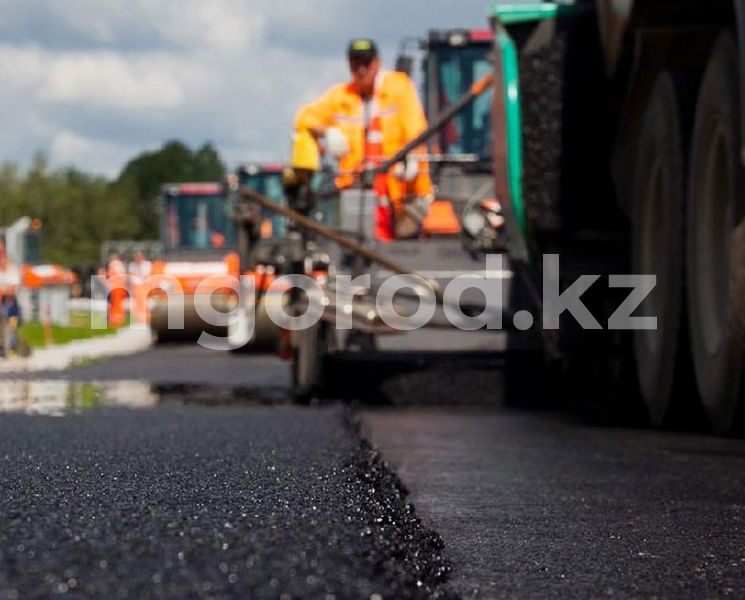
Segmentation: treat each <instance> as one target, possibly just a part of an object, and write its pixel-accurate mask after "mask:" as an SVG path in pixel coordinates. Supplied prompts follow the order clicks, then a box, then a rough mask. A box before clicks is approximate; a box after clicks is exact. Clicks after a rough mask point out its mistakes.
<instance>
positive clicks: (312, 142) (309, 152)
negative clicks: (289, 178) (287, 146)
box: [291, 129, 321, 171]
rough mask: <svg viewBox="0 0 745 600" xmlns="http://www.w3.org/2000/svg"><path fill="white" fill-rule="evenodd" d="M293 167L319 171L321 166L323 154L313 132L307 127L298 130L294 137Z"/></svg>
mask: <svg viewBox="0 0 745 600" xmlns="http://www.w3.org/2000/svg"><path fill="white" fill-rule="evenodd" d="M291 164H292V167H293V168H295V169H307V170H308V171H318V170H319V169H320V168H321V156H320V153H319V151H318V144H317V143H316V139H315V138H314V137H313V134H311V133H310V131H308V130H307V129H304V130H301V131H296V132H295V134H294V135H293V137H292V161H291Z"/></svg>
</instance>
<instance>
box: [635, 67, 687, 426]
mask: <svg viewBox="0 0 745 600" xmlns="http://www.w3.org/2000/svg"><path fill="white" fill-rule="evenodd" d="M680 88H681V86H680V84H679V83H678V82H677V81H676V80H675V78H674V77H673V76H672V75H671V74H670V73H667V72H665V73H662V74H661V75H660V76H659V77H658V78H657V81H656V83H655V85H654V88H653V90H652V93H651V96H650V99H649V102H648V104H647V109H646V113H645V115H644V119H643V124H642V129H641V131H640V136H639V140H638V149H637V153H636V154H637V156H636V159H637V161H638V162H637V163H636V166H635V169H634V180H633V182H632V185H633V187H632V189H633V192H634V197H633V199H632V200H633V212H632V242H631V244H632V248H631V254H632V263H631V264H632V273H636V274H653V275H656V276H657V285H656V287H655V289H654V290H653V291H652V293H651V294H650V295H649V296H648V297H647V298H646V300H645V301H644V302H643V303H642V305H641V307H640V309H639V311H638V313H637V314H639V315H640V316H641V315H643V316H651V317H656V318H657V327H656V329H650V330H636V331H634V332H633V343H632V348H633V350H632V351H633V355H634V363H635V366H636V371H637V374H638V383H639V390H640V392H641V395H642V398H643V400H644V403H645V405H646V408H647V414H648V416H649V419H650V421H651V422H652V424H654V425H657V426H660V425H669V424H671V423H672V422H673V421H677V420H678V419H679V418H683V419H685V417H686V416H687V415H686V413H688V412H689V401H688V398H687V396H688V395H689V394H688V391H689V389H690V388H691V387H692V385H693V383H692V381H690V378H687V377H686V372H688V373H690V367H688V368H686V366H687V364H688V363H689V362H690V359H689V358H688V356H689V355H688V350H687V342H686V339H687V334H686V331H685V293H684V291H685V278H684V258H683V257H684V222H685V221H684V214H685V202H684V198H685V196H684V194H685V179H686V178H685V161H684V156H685V154H684V142H683V134H682V132H683V131H684V127H685V124H684V120H685V113H684V111H685V110H686V108H685V106H684V103H683V99H684V94H685V91H684V90H681V89H680ZM689 381H690V383H689V384H688V386H686V382H689ZM687 388H688V389H687Z"/></svg>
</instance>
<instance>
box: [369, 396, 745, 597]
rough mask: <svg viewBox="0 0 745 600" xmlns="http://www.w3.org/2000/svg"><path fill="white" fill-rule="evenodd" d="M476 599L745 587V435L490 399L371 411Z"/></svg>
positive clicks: (739, 590)
mask: <svg viewBox="0 0 745 600" xmlns="http://www.w3.org/2000/svg"><path fill="white" fill-rule="evenodd" d="M361 420H362V424H363V431H364V432H365V433H366V434H367V435H368V436H369V438H370V439H371V440H372V441H373V442H374V443H375V444H376V445H377V446H378V447H379V448H380V450H381V453H382V456H383V458H385V459H386V460H387V461H388V462H389V463H390V464H391V465H392V467H393V468H395V470H396V472H397V473H398V475H399V477H400V478H401V479H402V481H403V482H404V484H405V485H406V486H407V487H408V489H409V490H410V491H411V500H412V502H413V503H414V505H415V506H416V507H417V512H418V513H419V515H420V516H421V517H422V520H423V522H424V523H425V525H427V526H428V527H431V528H434V529H435V530H436V531H438V532H439V533H440V535H441V536H442V538H443V540H444V542H445V551H446V554H447V556H448V557H449V558H450V559H451V561H452V565H453V577H452V580H451V582H450V586H451V588H452V589H453V590H455V591H456V592H457V593H459V594H460V595H461V597H463V598H485V597H486V598H559V597H560V598H670V599H671V600H675V599H680V598H743V597H745V441H743V440H728V439H723V438H716V437H713V436H704V435H689V434H683V433H664V432H654V431H644V430H626V429H610V428H598V427H594V426H592V425H588V424H586V423H583V422H581V421H579V422H578V421H576V420H568V419H567V418H566V417H562V416H557V415H546V414H528V413H525V414H520V413H516V412H504V413H500V412H495V411H493V410H492V411H486V410H480V409H467V410H466V409H453V408H451V409H448V410H437V409H425V408H410V409H404V410H400V409H399V410H395V411H392V410H383V411H381V410H377V411H365V412H363V413H362V414H361Z"/></svg>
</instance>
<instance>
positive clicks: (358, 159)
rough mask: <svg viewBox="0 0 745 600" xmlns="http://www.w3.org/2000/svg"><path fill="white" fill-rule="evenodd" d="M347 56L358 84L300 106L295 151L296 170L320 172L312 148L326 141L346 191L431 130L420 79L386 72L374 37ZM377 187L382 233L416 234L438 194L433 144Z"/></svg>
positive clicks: (340, 87) (353, 82)
mask: <svg viewBox="0 0 745 600" xmlns="http://www.w3.org/2000/svg"><path fill="white" fill-rule="evenodd" d="M347 56H348V59H349V70H350V73H351V76H352V78H351V81H349V82H348V83H342V84H338V85H335V86H334V87H332V88H331V89H330V90H329V91H327V92H326V93H325V94H324V95H323V96H321V97H320V98H318V99H317V100H315V101H314V102H311V103H310V104H308V105H306V106H304V107H302V108H301V109H300V110H299V111H298V113H297V116H296V118H295V131H296V133H295V147H294V148H293V167H296V168H301V169H302V168H305V169H309V170H317V168H318V164H317V162H318V158H317V152H318V151H317V148H310V149H309V145H312V146H315V142H317V141H318V140H321V139H324V140H325V145H326V148H327V150H328V151H329V152H330V154H331V155H333V156H334V157H336V158H338V159H339V169H340V173H339V175H338V177H337V178H336V185H337V186H338V187H339V188H342V189H343V188H346V187H351V186H353V185H354V184H355V183H356V181H357V179H356V176H357V177H359V174H360V173H361V172H362V171H363V170H364V169H366V168H368V169H369V168H374V167H376V166H379V165H380V164H381V162H383V161H384V160H385V159H386V158H389V157H391V156H392V155H393V154H395V153H396V152H397V151H398V150H399V149H401V148H402V147H403V146H404V145H405V144H406V143H408V142H409V141H411V140H412V139H414V138H415V137H416V136H417V135H419V134H420V133H421V132H422V131H424V130H425V129H426V128H427V119H426V117H425V115H424V110H423V108H422V104H421V102H420V100H419V95H418V94H417V91H416V87H415V85H414V83H413V82H412V81H411V79H410V78H409V76H408V75H406V74H405V73H399V72H391V71H384V70H382V69H381V67H380V58H379V56H378V50H377V47H376V46H375V43H374V42H373V41H372V40H368V39H358V40H353V41H352V42H350V44H349V47H348V50H347ZM309 140H312V142H313V144H309ZM373 187H374V190H375V192H376V194H377V196H378V198H379V205H378V213H377V216H378V223H377V228H376V233H377V234H378V237H382V238H383V239H389V240H390V239H394V238H406V237H416V236H417V235H418V234H419V232H420V231H421V225H422V222H423V221H424V217H425V216H426V214H427V209H428V207H429V203H430V202H431V201H432V197H433V188H432V181H431V180H430V177H429V168H428V164H427V160H426V149H425V148H420V149H418V150H417V151H415V152H412V154H411V155H410V157H409V158H408V160H407V161H406V162H405V163H402V164H398V165H396V166H395V167H393V168H392V169H391V170H390V171H389V172H388V173H384V174H380V175H378V176H376V177H375V181H374V184H373Z"/></svg>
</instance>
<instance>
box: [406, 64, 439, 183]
mask: <svg viewBox="0 0 745 600" xmlns="http://www.w3.org/2000/svg"><path fill="white" fill-rule="evenodd" d="M402 77H403V78H404V79H403V81H402V90H401V92H402V93H401V98H400V100H399V110H400V113H401V122H402V125H403V128H404V137H405V141H406V142H407V143H408V142H410V141H411V140H413V139H414V138H415V137H417V136H418V135H419V134H420V133H422V132H423V131H424V130H425V129H427V117H426V115H425V114H424V108H423V107H422V103H421V101H420V100H419V93H418V92H417V89H416V86H415V85H414V82H413V81H412V80H411V78H410V77H408V76H406V75H403V76H402ZM410 156H411V158H413V159H414V161H415V163H414V169H413V173H412V174H410V175H408V176H406V177H405V178H406V179H407V180H409V181H410V183H411V185H413V188H414V190H415V194H416V195H417V196H421V197H429V196H431V195H432V193H433V189H432V181H431V180H430V177H429V164H428V161H427V159H426V156H427V146H426V145H425V144H422V145H421V146H419V147H417V148H416V149H415V150H413V151H412V152H411V154H410ZM417 158H418V159H419V160H418V161H417ZM411 169H412V167H411V166H407V168H406V170H407V171H410V170H411Z"/></svg>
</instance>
